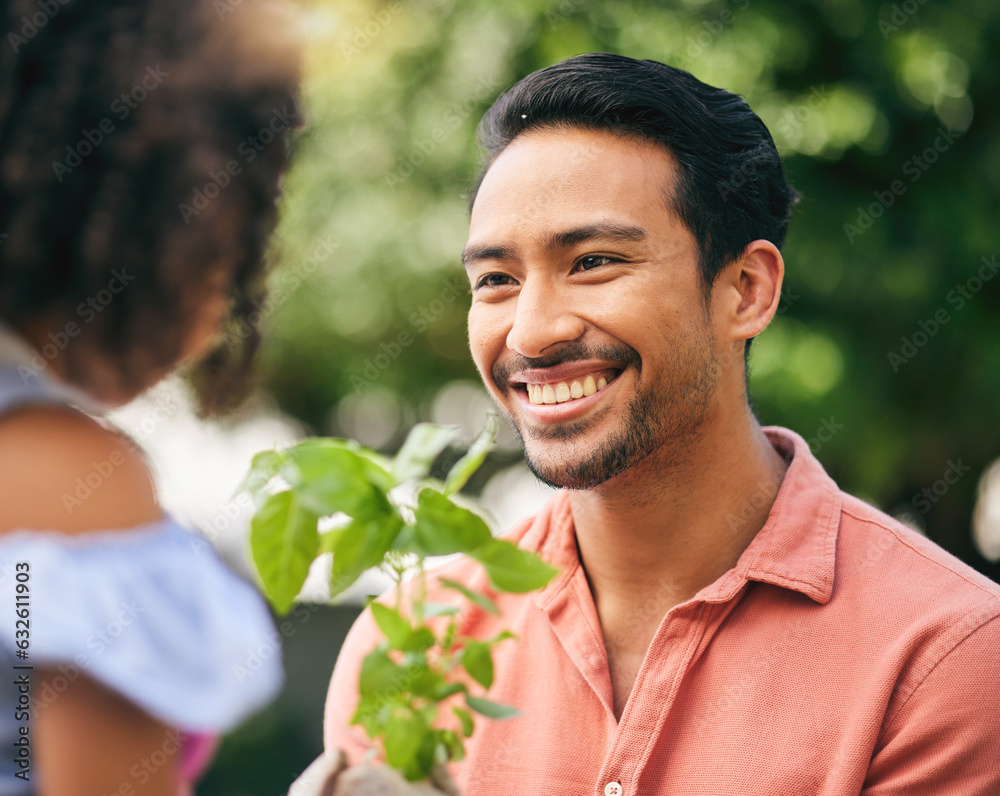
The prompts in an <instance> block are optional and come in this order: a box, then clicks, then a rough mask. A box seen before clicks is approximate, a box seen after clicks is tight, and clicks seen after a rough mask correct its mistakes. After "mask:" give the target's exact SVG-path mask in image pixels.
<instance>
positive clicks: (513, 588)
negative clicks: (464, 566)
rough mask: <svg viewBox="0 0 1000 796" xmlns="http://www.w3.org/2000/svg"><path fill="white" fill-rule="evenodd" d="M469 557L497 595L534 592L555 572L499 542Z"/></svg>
mask: <svg viewBox="0 0 1000 796" xmlns="http://www.w3.org/2000/svg"><path fill="white" fill-rule="evenodd" d="M469 555H470V556H471V557H472V558H474V559H476V561H478V562H479V563H480V564H482V565H483V567H484V568H485V569H486V574H488V575H489V576H490V581H492V583H493V585H494V586H496V587H497V588H498V589H500V590H501V591H509V592H527V591H534V590H535V589H540V588H542V587H543V586H544V585H545V584H546V583H548V582H549V581H550V580H552V578H553V577H555V576H556V574H557V573H558V572H559V570H558V569H556V568H555V567H553V566H550V565H549V564H546V563H545V562H544V561H542V559H540V558H539V557H538V556H536V555H535V554H534V553H530V552H528V551H527V550H522V549H520V548H519V547H517V546H516V545H514V544H511V543H510V542H508V541H506V540H503V539H491V540H490V541H489V542H487V543H486V544H484V545H483V546H482V547H479V548H478V549H476V550H473V551H472V552H470V553H469Z"/></svg>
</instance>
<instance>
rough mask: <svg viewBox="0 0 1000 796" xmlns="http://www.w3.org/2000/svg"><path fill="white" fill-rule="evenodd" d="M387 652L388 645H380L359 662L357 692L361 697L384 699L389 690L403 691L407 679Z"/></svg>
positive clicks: (403, 670)
mask: <svg viewBox="0 0 1000 796" xmlns="http://www.w3.org/2000/svg"><path fill="white" fill-rule="evenodd" d="M388 652H389V650H388V645H387V644H380V645H379V646H377V647H376V648H375V649H374V650H372V651H371V652H369V653H368V654H367V655H366V656H365V658H364V660H363V661H362V662H361V678H360V681H359V690H360V692H361V695H362V696H366V697H374V698H376V699H384V698H385V694H386V692H387V691H388V690H389V689H390V688H395V689H398V690H400V691H403V690H405V685H406V681H407V680H408V679H409V678H408V676H407V673H406V670H405V669H403V668H401V667H400V666H399V665H397V664H396V662H395V661H393V660H392V658H390V657H389V654H388Z"/></svg>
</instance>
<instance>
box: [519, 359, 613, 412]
mask: <svg viewBox="0 0 1000 796" xmlns="http://www.w3.org/2000/svg"><path fill="white" fill-rule="evenodd" d="M619 373H621V371H620V370H617V369H614V368H603V369H601V370H595V371H593V372H592V373H587V374H579V375H576V376H574V377H573V378H567V379H563V380H556V381H541V380H539V379H537V378H533V379H532V380H531V381H530V382H527V381H525V382H521V383H517V384H515V385H514V386H515V387H516V388H517V389H518V390H520V391H522V392H523V393H526V394H527V396H528V400H529V401H530V402H531V403H533V404H564V403H567V402H569V401H575V400H578V399H580V398H587V397H589V396H591V395H593V394H594V393H597V392H600V391H601V390H603V389H604V388H605V387H606V386H607V385H608V384H610V383H611V382H612V381H614V380H615V378H616V377H617V376H618V374H619Z"/></svg>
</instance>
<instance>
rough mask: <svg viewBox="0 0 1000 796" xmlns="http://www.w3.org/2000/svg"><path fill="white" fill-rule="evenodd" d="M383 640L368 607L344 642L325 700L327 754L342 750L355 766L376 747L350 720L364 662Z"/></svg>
mask: <svg viewBox="0 0 1000 796" xmlns="http://www.w3.org/2000/svg"><path fill="white" fill-rule="evenodd" d="M381 640H382V635H381V634H380V633H379V630H378V626H377V625H376V624H375V620H374V619H373V618H372V612H371V611H370V610H369V609H367V608H366V609H365V610H364V611H362V613H361V615H360V616H359V617H358V618H357V619H356V620H355V621H354V625H353V626H352V627H351V630H350V632H349V633H348V634H347V638H346V639H344V645H343V646H342V647H341V649H340V654H339V655H338V656H337V664H336V666H335V667H334V670H333V677H332V678H331V680H330V689H329V692H328V693H327V697H326V711H325V716H324V720H323V745H324V747H325V749H326V751H327V752H331V753H336V751H337V750H338V749H340V750H341V751H343V753H344V754H345V755H346V756H347V762H348V764H349V765H352V766H354V765H358V764H359V763H361V761H362V759H363V758H364V756H365V754H366V753H367V752H368V750H369V749H372V748H374V744H373V743H372V741H371V739H369V738H368V735H367V734H366V733H365V731H364V729H363V728H362V727H361V725H359V724H351V723H350V721H351V717H352V716H353V715H354V711H355V710H356V709H357V706H358V698H359V697H358V684H359V680H360V677H361V663H362V661H363V660H364V658H365V656H366V655H367V654H368V653H369V652H371V651H372V650H373V649H375V647H376V646H377V645H378V643H379V642H380V641H381Z"/></svg>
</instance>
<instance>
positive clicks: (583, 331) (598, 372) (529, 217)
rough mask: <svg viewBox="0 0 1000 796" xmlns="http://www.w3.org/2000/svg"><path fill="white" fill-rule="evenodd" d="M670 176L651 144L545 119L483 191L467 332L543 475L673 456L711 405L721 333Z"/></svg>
mask: <svg viewBox="0 0 1000 796" xmlns="http://www.w3.org/2000/svg"><path fill="white" fill-rule="evenodd" d="M675 175H676V170H675V166H674V162H673V158H672V156H671V155H670V153H669V152H667V151H666V150H665V149H664V148H662V147H660V146H657V145H655V144H652V143H645V142H640V141H636V140H633V139H629V138H624V137H620V136H617V135H614V134H612V133H609V132H604V131H591V130H581V129H575V128H573V129H561V130H537V131H532V132H530V133H527V134H525V135H522V136H520V137H519V138H517V139H515V141H514V142H513V143H511V144H510V146H508V147H507V149H506V150H504V152H503V153H502V154H500V155H499V157H498V158H497V159H496V161H494V163H493V165H492V166H491V167H490V169H489V171H488V172H487V174H486V177H485V178H484V180H483V183H482V185H481V187H480V189H479V193H478V195H477V197H476V201H475V205H474V206H473V210H472V219H471V225H470V230H469V243H468V245H467V247H466V249H465V253H464V260H465V263H466V268H467V270H468V273H469V278H470V281H471V283H472V291H473V298H472V307H471V309H470V310H469V343H470V347H471V349H472V355H473V358H474V360H475V362H476V366H477V367H478V369H479V372H480V375H481V376H482V378H483V381H484V382H485V384H486V387H487V389H488V390H489V391H490V392H491V394H492V395H493V398H494V399H495V400H496V401H497V403H498V404H499V406H500V407H501V409H503V411H504V413H505V414H506V415H507V416H508V418H509V419H510V421H511V423H512V424H513V425H514V428H515V429H516V430H517V432H518V434H519V436H520V437H521V440H522V443H523V445H524V449H525V455H526V458H527V461H528V465H529V467H530V468H531V469H532V470H533V471H534V472H535V474H536V475H538V476H539V477H540V478H541V479H542V480H543V481H546V482H547V483H549V484H552V485H555V486H568V487H573V488H581V489H587V488H592V487H594V486H597V485H598V484H601V483H604V482H606V481H608V480H609V479H612V478H614V477H615V476H618V475H620V474H621V473H623V472H625V471H627V470H629V469H630V468H633V467H634V466H636V465H638V464H639V463H640V462H643V461H646V462H647V463H649V464H650V465H655V466H657V467H664V466H665V467H669V466H671V464H673V463H676V462H677V461H679V460H680V459H682V458H683V455H684V450H685V448H686V447H687V446H688V445H689V443H690V441H691V439H692V438H693V437H694V436H695V435H696V434H697V433H698V431H699V429H700V428H701V427H702V426H703V424H704V423H705V422H706V419H707V418H708V417H709V414H710V412H711V410H712V407H713V405H714V404H715V400H714V398H715V394H716V383H717V379H718V366H717V363H716V353H715V351H716V348H715V339H716V337H717V335H716V334H715V332H714V330H713V329H712V326H711V318H710V312H709V310H708V308H707V307H706V304H705V298H704V296H705V293H704V287H703V282H702V279H701V277H700V275H699V271H698V251H697V247H696V245H695V241H694V238H693V237H692V236H691V233H690V232H689V231H688V230H687V228H686V227H685V226H684V225H683V224H682V223H681V221H680V220H679V219H678V218H677V217H676V216H675V214H674V213H673V212H672V211H670V210H669V209H668V207H667V199H666V196H667V195H668V192H669V191H671V190H672V188H673V185H674V182H675ZM647 457H648V458H647Z"/></svg>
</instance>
